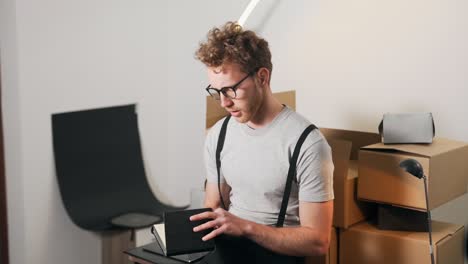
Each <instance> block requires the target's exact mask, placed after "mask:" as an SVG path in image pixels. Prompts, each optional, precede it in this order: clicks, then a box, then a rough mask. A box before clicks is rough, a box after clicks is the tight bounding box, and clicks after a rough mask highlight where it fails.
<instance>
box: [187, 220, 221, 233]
mask: <svg viewBox="0 0 468 264" xmlns="http://www.w3.org/2000/svg"><path fill="white" fill-rule="evenodd" d="M217 225H219V223H218V221H216V220H213V221H209V222H206V223H204V224H202V225H199V226H196V227H194V228H193V231H194V232H198V231H202V230H205V229H209V228H215V227H216V226H217Z"/></svg>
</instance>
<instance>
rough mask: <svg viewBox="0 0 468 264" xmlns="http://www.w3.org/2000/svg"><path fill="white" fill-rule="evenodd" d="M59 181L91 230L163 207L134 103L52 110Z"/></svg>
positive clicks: (67, 202)
mask: <svg viewBox="0 0 468 264" xmlns="http://www.w3.org/2000/svg"><path fill="white" fill-rule="evenodd" d="M52 130H53V144H54V155H55V167H56V173H57V180H58V185H59V188H60V193H61V196H62V200H63V204H64V206H65V208H66V211H67V212H68V215H69V216H70V218H71V219H72V221H73V222H74V223H75V224H76V225H78V226H79V227H81V228H83V229H87V230H93V231H99V230H109V229H119V228H140V227H146V226H150V225H152V224H154V223H158V222H161V221H162V214H163V212H165V211H173V210H182V209H184V207H171V206H168V205H165V204H163V203H161V202H160V201H159V200H158V199H156V197H155V196H154V195H153V193H152V191H151V189H150V187H149V185H148V182H147V179H146V175H145V169H144V166H143V159H142V153H141V147H140V138H139V133H138V120H137V113H136V111H135V105H124V106H117V107H108V108H100V109H92V110H85V111H77V112H68V113H60V114H53V115H52Z"/></svg>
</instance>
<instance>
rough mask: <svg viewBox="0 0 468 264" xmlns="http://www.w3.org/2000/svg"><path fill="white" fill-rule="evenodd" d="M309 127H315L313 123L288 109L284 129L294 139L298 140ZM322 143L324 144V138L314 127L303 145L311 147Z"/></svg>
mask: <svg viewBox="0 0 468 264" xmlns="http://www.w3.org/2000/svg"><path fill="white" fill-rule="evenodd" d="M310 125H314V126H316V125H315V124H314V123H313V122H311V121H310V120H309V119H307V118H306V117H304V116H303V115H302V114H300V113H298V112H296V111H294V110H292V109H289V112H288V115H287V118H286V123H285V126H284V128H285V129H287V130H289V132H290V133H293V134H294V137H295V138H297V139H298V138H299V137H300V135H301V134H302V132H303V131H304V130H305V129H306V128H307V127H308V126H310ZM322 141H324V142H326V140H325V137H324V136H323V135H322V133H321V132H320V130H319V129H318V126H316V128H315V129H314V130H312V131H311V132H310V134H309V135H308V136H307V139H306V141H305V142H304V145H313V144H316V143H319V142H322Z"/></svg>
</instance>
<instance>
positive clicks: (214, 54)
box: [195, 22, 273, 74]
mask: <svg viewBox="0 0 468 264" xmlns="http://www.w3.org/2000/svg"><path fill="white" fill-rule="evenodd" d="M195 57H196V58H197V59H198V60H200V61H201V62H202V63H203V64H205V65H206V66H208V67H219V66H221V65H223V64H225V63H235V64H238V65H239V66H240V67H241V70H242V71H244V72H245V73H252V72H254V71H256V70H258V69H260V68H262V67H265V68H267V69H268V70H269V71H270V74H271V71H272V69H273V65H272V63H271V52H270V49H269V47H268V42H267V41H266V40H265V39H263V38H260V37H258V36H257V34H255V32H253V31H251V30H243V29H242V27H241V26H240V25H239V24H237V23H235V22H227V23H226V24H224V26H223V27H222V28H221V29H220V28H216V27H215V28H213V29H211V30H210V31H209V32H208V34H207V41H206V42H202V43H200V47H199V48H198V50H197V51H196V53H195Z"/></svg>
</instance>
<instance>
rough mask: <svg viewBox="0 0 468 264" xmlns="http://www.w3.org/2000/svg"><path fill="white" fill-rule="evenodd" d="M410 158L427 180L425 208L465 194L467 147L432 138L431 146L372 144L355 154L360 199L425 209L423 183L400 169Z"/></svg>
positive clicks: (457, 142)
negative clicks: (357, 162) (427, 198)
mask: <svg viewBox="0 0 468 264" xmlns="http://www.w3.org/2000/svg"><path fill="white" fill-rule="evenodd" d="M407 158H412V159H415V160H417V161H419V162H420V163H421V165H422V166H423V169H424V173H425V175H426V176H427V181H428V190H429V191H428V196H429V209H433V208H436V207H438V206H439V205H442V204H444V203H446V202H448V201H450V200H452V199H454V198H456V197H458V196H460V195H463V194H464V193H465V192H466V183H467V178H468V177H467V176H468V162H467V161H468V144H466V143H464V142H459V141H454V140H449V139H444V138H435V139H434V141H433V143H432V144H419V145H416V144H395V145H384V144H382V143H379V144H374V145H370V146H366V147H363V148H361V150H360V152H359V186H358V197H359V198H360V199H364V200H369V201H376V202H381V203H388V204H392V205H395V206H401V207H407V208H410V209H415V210H422V211H425V210H426V200H425V193H424V181H423V180H422V179H418V178H416V177H414V176H412V175H411V174H409V173H407V172H405V171H404V170H403V169H401V168H400V166H399V164H400V162H401V161H403V160H405V159H407Z"/></svg>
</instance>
